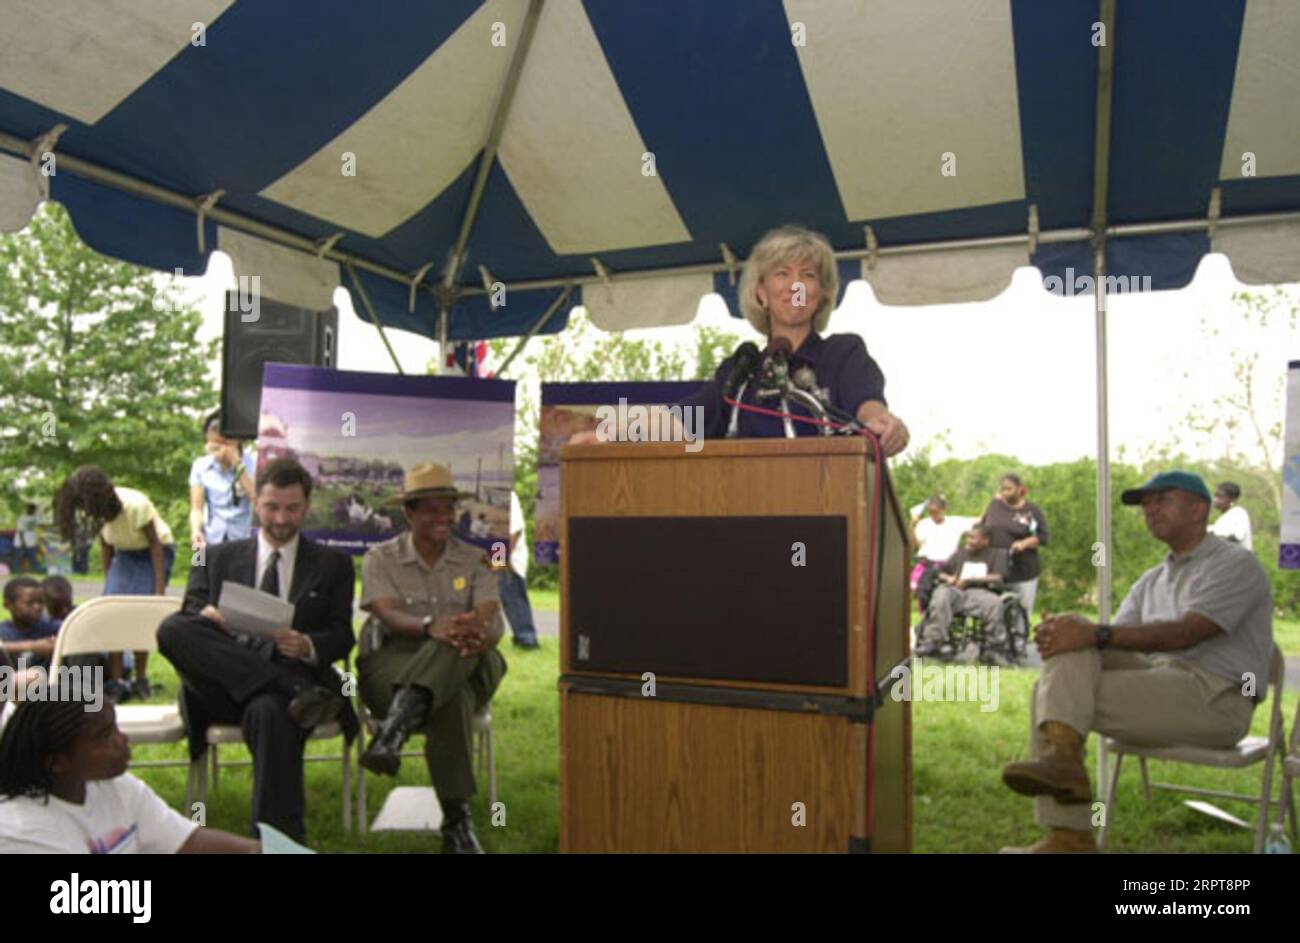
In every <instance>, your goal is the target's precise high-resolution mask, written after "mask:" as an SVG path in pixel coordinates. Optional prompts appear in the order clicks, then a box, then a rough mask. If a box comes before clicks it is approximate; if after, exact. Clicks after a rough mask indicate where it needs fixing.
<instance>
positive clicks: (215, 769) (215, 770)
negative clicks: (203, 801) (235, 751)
mask: <svg viewBox="0 0 1300 943" xmlns="http://www.w3.org/2000/svg"><path fill="white" fill-rule="evenodd" d="M219 749H220V748H219V747H218V746H217V745H216V744H215V743H214V744H212V745H211V746H209V747H208V752H209V753H211V754H212V794H213V795H214V796H216V795H220V794H221V765H220V761H219V760H218V758H217V753H218V751H219Z"/></svg>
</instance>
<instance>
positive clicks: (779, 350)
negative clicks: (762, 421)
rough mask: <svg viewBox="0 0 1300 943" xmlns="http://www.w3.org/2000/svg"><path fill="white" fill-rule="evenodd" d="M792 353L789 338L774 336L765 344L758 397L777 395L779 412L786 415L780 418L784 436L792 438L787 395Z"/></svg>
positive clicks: (789, 391) (789, 390) (765, 397)
mask: <svg viewBox="0 0 1300 943" xmlns="http://www.w3.org/2000/svg"><path fill="white" fill-rule="evenodd" d="M792 353H794V345H792V344H791V343H790V341H789V339H787V338H784V337H774V338H772V340H771V342H770V343H769V344H768V345H767V355H766V356H765V357H764V358H763V373H762V377H761V378H760V381H759V393H758V395H759V398H760V399H771V398H772V397H776V396H779V397H780V398H781V399H780V403H781V412H783V413H785V414H786V415H785V416H784V417H783V419H782V425H783V426H784V427H785V437H786V438H787V439H793V438H794V437H795V432H794V422H793V421H791V419H790V415H789V413H790V400H789V395H790V393H791V392H792V388H791V386H790V355H791V354H792Z"/></svg>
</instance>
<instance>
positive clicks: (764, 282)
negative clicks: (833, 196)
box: [570, 226, 908, 456]
mask: <svg viewBox="0 0 1300 943" xmlns="http://www.w3.org/2000/svg"><path fill="white" fill-rule="evenodd" d="M838 293H839V272H838V270H837V268H836V266H835V253H834V250H832V249H831V245H830V243H829V242H828V241H827V240H826V237H825V236H823V235H821V234H820V233H815V232H812V231H811V230H808V229H804V228H802V227H799V226H782V227H780V228H779V229H774V230H772V231H771V232H769V233H767V234H766V235H765V236H763V238H762V239H760V240H759V241H758V243H757V244H756V245H755V246H754V248H753V251H752V252H750V254H749V258H748V259H746V260H745V269H744V272H743V273H742V275H741V278H740V291H739V294H740V310H741V312H742V313H743V314H744V315H745V317H746V318H747V319H748V320H749V323H750V324H752V325H753V326H754V328H755V330H757V331H758V332H759V333H760V334H762V335H763V336H764V337H766V338H767V339H768V341H769V342H770V341H772V340H775V339H776V338H785V339H786V340H787V341H789V342H790V347H791V349H792V351H793V353H792V354H791V355H790V372H791V373H792V374H793V373H794V372H795V371H796V370H797V369H799V368H801V367H805V366H806V367H809V368H811V369H812V371H813V373H814V375H815V376H816V379H817V386H818V387H820V388H821V390H822V392H823V394H824V395H825V396H826V398H827V400H828V401H829V402H830V404H831V406H833V407H834V408H835V409H837V410H838V411H839V412H841V413H844V414H847V415H851V416H854V417H855V418H856V419H857V420H858V421H859V422H861V423H862V424H863V425H864V426H866V427H867V428H868V429H870V430H871V431H872V432H873V433H875V434H876V435H877V436H879V438H880V444H881V448H882V449H883V451H884V453H885V455H887V456H891V455H897V454H898V453H899V452H901V451H902V450H903V449H904V448H906V447H907V441H908V432H907V427H906V426H905V425H904V424H903V421H902V420H901V419H899V418H898V417H897V416H895V415H894V414H893V413H891V412H890V411H889V407H888V406H887V405H886V402H885V376H884V374H883V373H882V372H881V370H880V367H879V366H877V364H876V362H875V361H874V360H872V359H871V355H870V354H868V353H867V347H866V345H865V344H864V343H863V342H862V338H861V337H859V336H858V335H856V334H834V335H831V336H829V337H822V335H821V332H822V331H824V330H825V329H826V324H827V322H828V321H830V317H831V310H832V308H834V306H835V297H836V295H837V294H838ZM734 362H735V355H734V354H733V355H732V356H731V357H728V358H727V359H726V360H724V361H723V362H722V365H721V366H719V367H718V370H717V372H716V373H715V374H714V377H713V379H712V380H710V381H709V382H708V383H707V384H706V385H705V386H704V387H703V388H702V389H701V390H700V391H699V392H698V393H696V394H694V395H693V396H691V397H689V398H688V399H686V400H683V401H682V403H681V404H680V405H681V406H682V407H683V408H685V407H701V408H702V409H703V411H704V428H703V435H704V437H705V438H721V437H722V436H724V435H726V430H727V422H728V420H729V418H730V413H731V408H730V407H729V406H727V404H726V403H724V402H723V399H722V393H723V386H724V384H725V383H726V380H727V377H728V376H729V375H730V373H731V368H732V365H733V364H734ZM756 386H757V384H754V383H751V384H749V387H748V388H747V389H746V391H745V395H744V396H743V397H742V399H741V402H742V403H744V404H746V405H749V406H761V407H765V408H769V409H770V408H772V407H773V402H772V401H771V400H763V401H761V402H760V401H758V400H757V399H756V393H757V389H756ZM790 411H791V413H793V414H795V415H803V416H811V414H810V413H809V412H808V411H807V410H806V409H804V407H803V406H802V405H801V404H799V403H797V402H794V401H791V403H790ZM794 430H795V432H796V434H798V435H816V434H817V433H818V432H819V429H818V428H817V426H816V425H814V424H812V423H807V422H796V423H794ZM738 434H739V435H740V436H741V437H742V438H757V437H763V436H782V435H784V434H785V432H784V424H783V422H782V420H781V419H779V418H777V417H775V416H765V415H761V414H758V413H754V412H750V411H747V410H742V411H741V413H740V422H739V426H738ZM570 441H571V442H574V443H580V442H595V441H598V440H597V437H596V434H595V433H594V432H584V433H579V434H578V435H576V436H574V437H573V438H572V439H570Z"/></svg>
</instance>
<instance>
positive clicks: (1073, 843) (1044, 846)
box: [999, 828, 1097, 855]
mask: <svg viewBox="0 0 1300 943" xmlns="http://www.w3.org/2000/svg"><path fill="white" fill-rule="evenodd" d="M1096 853H1097V843H1096V842H1095V841H1093V839H1092V833H1090V832H1081V831H1079V830H1078V829H1075V828H1054V829H1052V830H1051V831H1050V832H1048V833H1047V834H1046V835H1044V836H1043V837H1042V838H1040V839H1038V841H1036V842H1034V843H1033V844H1032V845H1025V846H1021V847H1011V848H1003V849H1002V850H1001V851H1000V852H999V854H1003V855H1095V854H1096Z"/></svg>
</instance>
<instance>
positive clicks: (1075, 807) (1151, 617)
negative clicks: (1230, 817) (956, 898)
mask: <svg viewBox="0 0 1300 943" xmlns="http://www.w3.org/2000/svg"><path fill="white" fill-rule="evenodd" d="M1122 500H1123V502H1124V503H1125V504H1134V505H1136V504H1140V505H1141V506H1142V512H1143V514H1144V516H1145V518H1146V525H1147V530H1149V531H1150V532H1151V535H1152V536H1153V537H1155V538H1156V539H1157V540H1159V541H1161V542H1162V543H1164V544H1166V545H1167V546H1168V547H1169V551H1170V552H1169V553H1168V554H1167V555H1166V557H1165V559H1164V560H1163V561H1162V562H1161V563H1160V564H1159V565H1158V566H1155V567H1152V568H1151V569H1150V570H1148V571H1147V572H1146V573H1144V574H1142V576H1141V577H1140V578H1139V579H1138V581H1137V582H1136V583H1135V584H1134V585H1133V588H1132V589H1131V590H1130V591H1129V594H1128V596H1127V597H1126V598H1125V600H1124V603H1123V604H1122V605H1121V606H1120V609H1119V612H1118V613H1117V614H1116V616H1115V622H1114V623H1113V624H1111V625H1097V624H1094V623H1092V622H1089V621H1087V620H1086V619H1083V618H1081V617H1079V616H1077V615H1065V616H1056V617H1052V618H1048V619H1046V620H1045V621H1044V622H1043V623H1042V624H1040V625H1039V626H1038V629H1037V631H1036V633H1035V641H1036V642H1037V644H1038V651H1039V653H1040V654H1041V655H1042V656H1043V673H1042V676H1041V677H1040V678H1039V680H1038V682H1037V684H1035V685H1034V693H1033V704H1032V713H1031V719H1030V730H1031V752H1032V756H1033V758H1032V759H1030V760H1027V761H1023V762H1017V763H1008V764H1007V765H1006V766H1005V767H1003V769H1002V780H1003V782H1005V783H1006V784H1007V786H1008V787H1010V788H1011V789H1014V790H1015V791H1016V792H1019V793H1022V794H1023V795H1027V796H1034V797H1036V802H1035V819H1036V821H1037V822H1038V824H1040V825H1043V826H1046V827H1047V828H1049V829H1050V831H1049V832H1048V834H1047V835H1046V836H1044V837H1043V838H1041V839H1040V840H1039V841H1037V842H1035V843H1034V844H1033V845H1030V846H1029V847H1027V848H1004V849H1003V851H1004V852H1015V853H1030V854H1050V853H1062V852H1092V851H1095V850H1096V845H1095V843H1094V841H1093V836H1092V833H1091V831H1090V830H1089V826H1090V824H1091V820H1092V808H1091V802H1092V790H1091V787H1090V784H1089V782H1088V772H1087V770H1086V769H1085V768H1084V765H1083V744H1084V741H1085V739H1086V738H1087V736H1088V732H1089V731H1090V730H1096V731H1097V732H1099V733H1101V734H1103V735H1105V736H1111V737H1117V738H1119V739H1122V740H1126V741H1129V742H1132V743H1144V744H1180V745H1189V746H1204V747H1230V746H1232V745H1233V744H1235V743H1236V742H1237V741H1238V740H1239V739H1240V738H1241V737H1242V736H1244V735H1245V733H1246V731H1247V730H1248V729H1249V727H1250V719H1251V714H1252V713H1253V711H1254V708H1255V706H1256V704H1257V703H1259V702H1262V701H1263V699H1264V695H1265V693H1266V688H1267V684H1268V667H1269V659H1270V658H1271V655H1272V649H1273V601H1272V597H1271V594H1270V591H1269V584H1268V576H1267V574H1266V573H1265V572H1264V568H1263V567H1262V566H1260V564H1259V561H1257V560H1256V559H1255V557H1254V556H1253V555H1252V554H1251V553H1250V552H1249V551H1248V550H1246V549H1244V548H1243V547H1241V546H1238V545H1236V544H1232V543H1230V542H1228V541H1225V540H1221V539H1220V538H1218V537H1215V536H1214V535H1212V534H1207V533H1206V518H1207V517H1208V515H1209V511H1210V492H1209V489H1208V488H1206V486H1205V482H1204V481H1202V480H1201V479H1200V478H1199V477H1198V476H1196V475H1192V474H1188V473H1186V472H1179V471H1172V472H1164V473H1161V474H1159V475H1156V476H1155V477H1154V478H1152V479H1151V480H1150V481H1148V482H1147V483H1146V484H1145V485H1143V486H1142V487H1141V488H1135V489H1133V490H1131V491H1125V492H1124V494H1123V495H1122Z"/></svg>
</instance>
